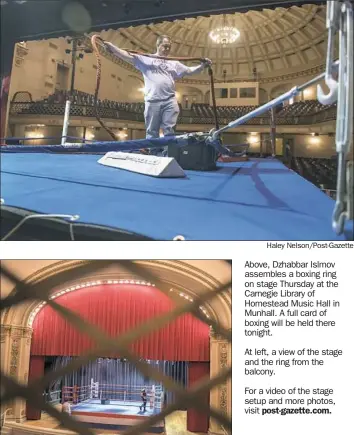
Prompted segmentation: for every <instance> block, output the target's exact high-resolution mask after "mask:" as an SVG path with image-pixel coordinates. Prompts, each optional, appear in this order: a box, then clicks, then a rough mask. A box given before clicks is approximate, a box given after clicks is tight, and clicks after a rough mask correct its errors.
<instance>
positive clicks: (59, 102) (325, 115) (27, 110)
mask: <svg viewBox="0 0 354 435" xmlns="http://www.w3.org/2000/svg"><path fill="white" fill-rule="evenodd" d="M68 97H69V92H68V91H59V90H58V91H56V92H55V93H54V94H52V95H49V96H48V97H45V98H43V99H41V100H39V101H35V102H17V101H13V102H12V109H11V113H13V114H18V115H20V114H37V115H41V114H48V115H62V114H63V113H64V104H65V101H66V100H67V99H68ZM93 105H94V95H92V94H88V93H86V92H82V91H77V90H75V91H74V92H73V96H72V106H71V113H72V114H73V115H75V116H94V113H93ZM97 107H98V110H99V113H100V114H101V116H103V117H112V118H121V119H127V120H130V119H136V120H143V114H144V108H145V105H144V103H143V102H120V101H113V100H108V99H104V100H101V99H98V101H97ZM179 107H180V122H182V123H193V124H213V119H214V114H213V108H212V106H210V105H209V104H207V103H193V104H192V105H191V107H190V109H187V110H183V109H182V107H181V105H180V104H179ZM257 107H258V106H218V107H217V116H218V119H219V122H220V124H221V125H225V124H228V123H229V122H230V121H232V120H235V119H237V118H240V117H242V116H244V115H246V114H247V113H249V112H251V111H252V110H254V109H256V108H257ZM335 107H336V104H332V105H330V106H323V105H322V104H320V103H319V102H318V101H317V100H307V101H299V102H295V103H294V104H291V105H289V104H286V105H284V106H280V107H278V108H277V115H276V123H277V124H278V125H294V124H295V125H296V124H299V125H300V124H308V125H311V124H312V123H317V122H323V121H326V120H329V119H335V116H336V113H335ZM269 123H270V114H269V111H267V112H265V113H263V114H262V115H260V116H258V117H255V118H253V119H250V120H249V121H247V122H246V124H249V125H267V124H269Z"/></svg>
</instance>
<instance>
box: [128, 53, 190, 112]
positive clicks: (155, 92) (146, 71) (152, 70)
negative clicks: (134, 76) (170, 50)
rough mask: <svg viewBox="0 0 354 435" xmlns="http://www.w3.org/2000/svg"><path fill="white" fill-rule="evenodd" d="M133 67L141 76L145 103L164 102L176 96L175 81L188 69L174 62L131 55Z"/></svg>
mask: <svg viewBox="0 0 354 435" xmlns="http://www.w3.org/2000/svg"><path fill="white" fill-rule="evenodd" d="M133 57H134V66H135V67H136V68H137V69H138V70H139V71H140V72H141V73H142V74H143V76H144V82H145V101H146V102H149V103H150V102H154V101H165V100H168V99H169V98H173V97H175V95H176V87H175V80H176V79H180V78H182V77H183V76H184V75H185V74H186V73H187V72H188V71H189V70H190V68H189V67H188V66H186V65H183V64H182V63H181V62H178V61H174V60H164V59H154V58H152V57H147V56H142V55H133Z"/></svg>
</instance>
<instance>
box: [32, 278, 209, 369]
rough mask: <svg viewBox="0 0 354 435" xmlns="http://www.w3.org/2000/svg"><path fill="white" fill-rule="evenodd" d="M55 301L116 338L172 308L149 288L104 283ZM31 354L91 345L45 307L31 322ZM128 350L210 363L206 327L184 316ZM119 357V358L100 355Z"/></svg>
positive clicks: (69, 352)
mask: <svg viewBox="0 0 354 435" xmlns="http://www.w3.org/2000/svg"><path fill="white" fill-rule="evenodd" d="M56 302H58V303H59V304H61V305H63V306H64V307H67V308H69V309H71V310H72V311H75V312H76V313H78V314H79V315H80V316H81V317H82V318H84V319H86V320H88V321H90V322H91V323H93V324H94V325H96V326H98V327H99V328H101V329H102V330H104V331H106V332H107V333H108V334H109V335H111V336H115V335H118V334H120V333H122V332H125V331H128V330H129V329H130V328H132V327H134V326H136V325H138V324H140V323H142V322H144V321H146V320H148V319H150V318H153V317H155V316H156V315H159V314H163V313H166V312H169V311H171V309H173V306H174V304H173V302H172V301H171V300H170V298H168V297H167V296H166V295H164V294H163V293H161V292H160V291H159V290H157V289H156V288H154V287H149V286H141V285H134V284H126V285H118V284H105V285H98V286H95V287H93V286H92V287H88V288H84V289H80V290H76V291H73V292H70V293H66V294H64V295H62V296H60V297H58V298H57V299H56ZM33 329H34V331H33V340H32V348H31V354H32V355H53V356H58V355H66V356H77V355H80V354H81V353H82V352H83V351H85V350H87V349H88V348H90V347H92V341H91V340H90V339H88V338H87V336H86V335H83V334H81V333H79V332H77V331H76V330H75V328H74V327H72V326H71V325H70V324H69V323H68V322H66V321H65V320H63V319H62V317H60V316H59V315H58V314H57V313H56V312H55V311H54V310H53V309H51V308H50V307H49V306H47V305H46V306H44V307H43V309H42V310H41V311H40V312H39V313H38V314H37V316H36V317H35V320H34V322H33ZM131 349H132V350H133V351H134V352H135V353H137V354H138V355H139V356H141V357H142V358H145V359H151V360H164V361H209V359H210V357H209V327H208V326H207V325H206V324H204V323H203V322H201V321H200V320H198V319H196V318H194V317H193V316H191V315H190V314H186V315H184V316H182V317H180V318H178V319H177V320H176V321H174V322H172V323H170V324H169V325H167V326H166V327H164V328H163V329H160V330H159V331H157V332H155V333H153V334H149V335H148V336H146V337H144V338H141V339H138V340H137V341H136V342H135V343H134V344H133V345H132V347H131ZM101 356H102V357H104V356H111V357H118V358H119V357H121V356H122V355H101Z"/></svg>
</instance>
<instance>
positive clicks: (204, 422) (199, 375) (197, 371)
mask: <svg viewBox="0 0 354 435" xmlns="http://www.w3.org/2000/svg"><path fill="white" fill-rule="evenodd" d="M205 377H208V378H209V377H210V366H209V363H206V362H190V363H189V365H188V386H189V387H191V386H192V385H193V384H195V383H197V382H198V381H200V380H202V379H203V378H205ZM199 400H200V401H202V402H204V403H205V404H207V405H208V406H209V393H207V394H205V395H204V396H203V397H202V398H201V399H199ZM208 429H209V413H208V412H207V411H206V412H200V411H197V410H196V409H193V408H189V409H188V410H187V430H188V431H189V432H202V433H206V432H208Z"/></svg>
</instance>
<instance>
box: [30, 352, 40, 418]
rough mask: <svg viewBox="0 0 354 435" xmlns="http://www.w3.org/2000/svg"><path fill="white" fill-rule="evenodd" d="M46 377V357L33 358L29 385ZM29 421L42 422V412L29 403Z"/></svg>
mask: <svg viewBox="0 0 354 435" xmlns="http://www.w3.org/2000/svg"><path fill="white" fill-rule="evenodd" d="M43 375H44V356H31V358H30V366H29V375H28V383H30V382H32V381H34V380H36V379H38V378H41V377H43ZM26 415H27V420H40V418H41V410H40V409H37V408H34V407H33V406H32V405H31V404H30V403H28V402H27V406H26Z"/></svg>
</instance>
